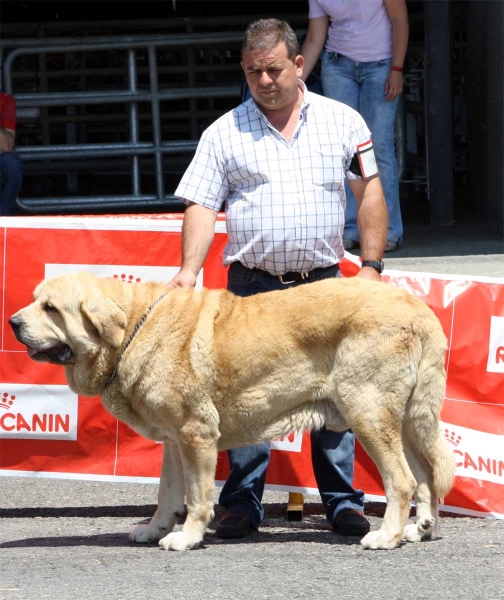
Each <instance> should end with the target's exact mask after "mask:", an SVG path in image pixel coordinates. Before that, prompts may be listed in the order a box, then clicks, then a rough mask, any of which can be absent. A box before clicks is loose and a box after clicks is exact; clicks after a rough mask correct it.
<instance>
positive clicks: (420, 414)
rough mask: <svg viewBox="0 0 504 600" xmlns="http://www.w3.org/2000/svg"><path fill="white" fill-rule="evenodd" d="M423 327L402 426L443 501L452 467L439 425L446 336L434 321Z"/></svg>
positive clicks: (452, 472) (451, 477)
mask: <svg viewBox="0 0 504 600" xmlns="http://www.w3.org/2000/svg"><path fill="white" fill-rule="evenodd" d="M425 325H426V326H425V329H424V331H423V332H420V339H421V340H422V355H421V359H420V363H419V366H418V375H417V382H416V385H415V388H414V389H413V393H412V395H411V397H410V399H409V401H408V404H407V407H406V420H405V423H406V427H407V428H408V431H407V435H408V438H409V440H410V441H411V444H412V445H413V447H414V448H415V450H416V451H417V452H418V454H419V455H420V456H422V458H423V459H424V460H425V461H427V462H428V463H429V464H430V466H431V469H432V480H433V487H434V491H435V492H436V494H437V497H438V498H440V499H443V498H444V497H445V496H446V494H448V492H449V491H450V490H451V488H452V486H453V480H454V477H455V468H456V466H455V457H454V455H453V452H452V450H451V448H450V446H449V445H448V442H447V440H446V438H445V437H444V435H443V434H442V432H441V429H440V425H439V420H440V413H441V405H442V403H443V399H444V394H445V389H446V373H445V369H444V359H445V351H446V337H445V335H444V332H443V330H442V328H441V325H440V323H439V321H437V319H435V321H433V320H430V319H429V320H428V321H427V323H426V324H425Z"/></svg>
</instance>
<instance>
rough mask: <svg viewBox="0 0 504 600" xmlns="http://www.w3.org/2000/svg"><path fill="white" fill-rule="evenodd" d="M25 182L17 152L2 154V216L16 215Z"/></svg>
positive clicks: (0, 169) (0, 171) (0, 162)
mask: <svg viewBox="0 0 504 600" xmlns="http://www.w3.org/2000/svg"><path fill="white" fill-rule="evenodd" d="M22 181H23V163H22V161H21V159H20V158H19V156H18V155H17V154H16V153H15V152H2V153H0V184H1V189H0V216H2V217H8V216H10V215H12V214H13V213H14V209H15V207H16V200H17V197H18V196H19V191H20V190H21V184H22Z"/></svg>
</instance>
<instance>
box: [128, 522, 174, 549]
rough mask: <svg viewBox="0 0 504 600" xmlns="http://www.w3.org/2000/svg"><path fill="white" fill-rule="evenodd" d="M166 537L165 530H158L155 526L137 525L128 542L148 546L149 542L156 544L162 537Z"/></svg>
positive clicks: (149, 524)
mask: <svg viewBox="0 0 504 600" xmlns="http://www.w3.org/2000/svg"><path fill="white" fill-rule="evenodd" d="M165 535H166V529H160V528H159V527H157V526H156V525H151V523H148V524H147V525H139V526H138V527H135V529H133V531H132V532H131V533H130V534H129V540H130V542H135V543H136V544H148V543H150V542H158V541H159V540H160V539H161V538H162V537H163V536H165Z"/></svg>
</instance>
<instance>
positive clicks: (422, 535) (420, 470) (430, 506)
mask: <svg viewBox="0 0 504 600" xmlns="http://www.w3.org/2000/svg"><path fill="white" fill-rule="evenodd" d="M404 452H405V454H406V459H407V461H408V464H409V466H410V468H411V470H412V472H413V475H414V477H415V479H416V482H417V486H416V488H415V491H414V494H413V495H414V497H415V504H416V519H415V523H411V524H409V525H406V527H405V528H404V531H403V540H404V541H405V542H420V541H422V540H423V539H431V538H433V537H435V536H436V533H437V532H436V529H437V521H438V498H437V495H436V493H435V491H434V487H433V482H432V474H431V469H430V466H429V465H428V464H427V463H426V462H425V460H424V459H423V458H422V457H420V456H418V455H416V453H415V451H414V450H413V448H412V447H411V446H410V444H409V443H407V442H406V443H405V444H404Z"/></svg>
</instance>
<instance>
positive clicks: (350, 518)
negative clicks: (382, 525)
mask: <svg viewBox="0 0 504 600" xmlns="http://www.w3.org/2000/svg"><path fill="white" fill-rule="evenodd" d="M333 529H334V531H336V532H337V533H340V534H341V535H355V536H360V537H362V536H364V535H366V533H369V530H370V529H371V526H370V525H369V521H368V520H367V519H366V517H365V516H364V513H363V512H362V511H360V510H355V509H353V508H348V509H346V510H342V511H341V512H340V513H338V515H337V516H336V518H335V519H334V524H333Z"/></svg>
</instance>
